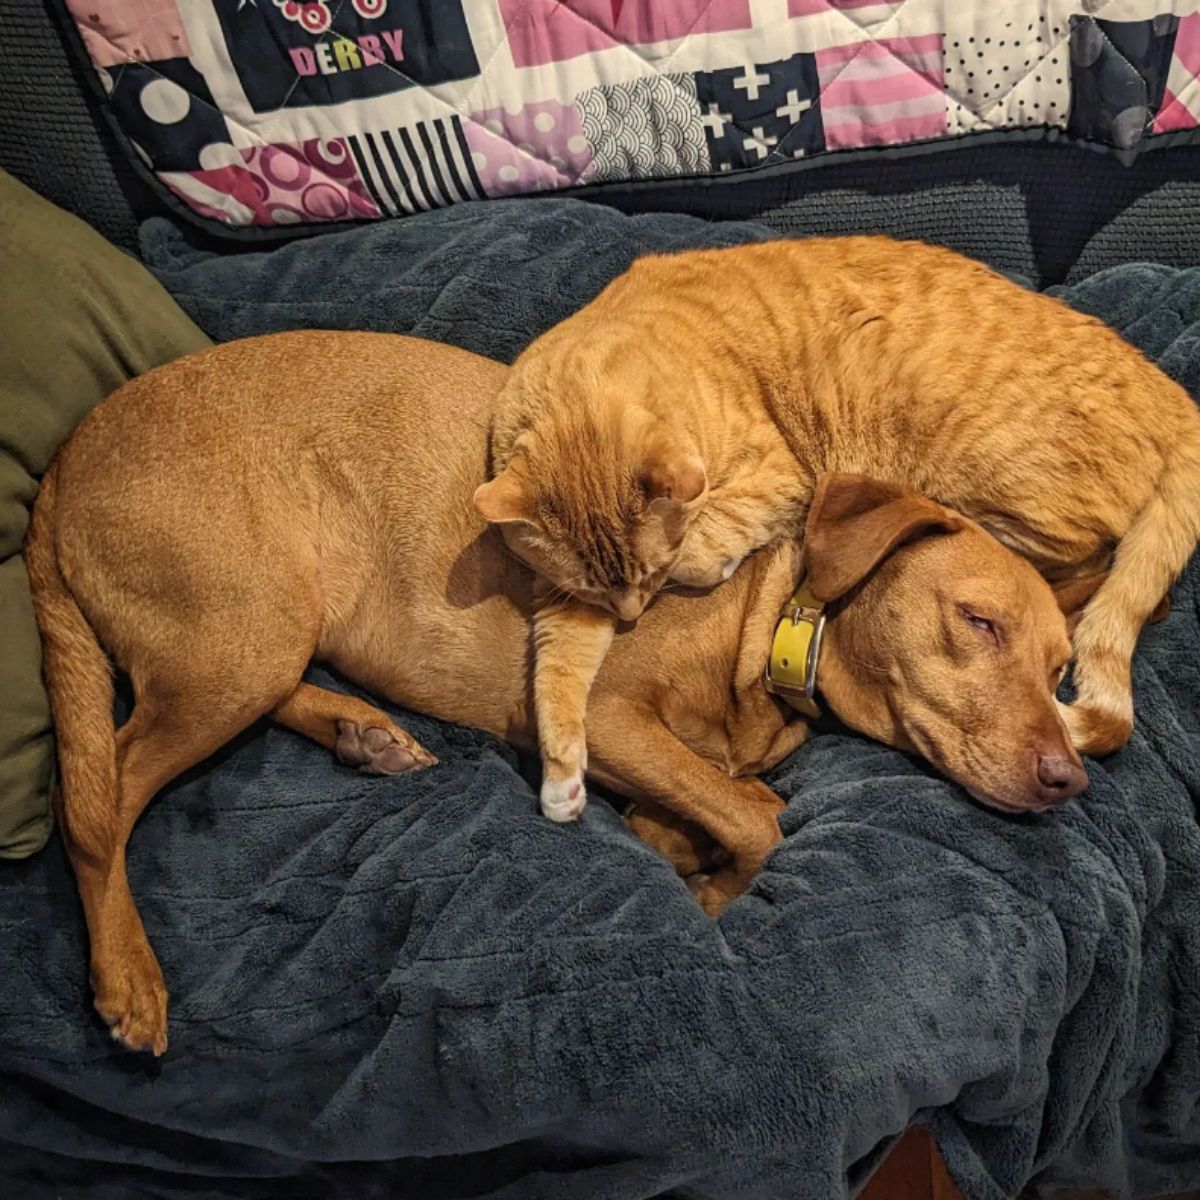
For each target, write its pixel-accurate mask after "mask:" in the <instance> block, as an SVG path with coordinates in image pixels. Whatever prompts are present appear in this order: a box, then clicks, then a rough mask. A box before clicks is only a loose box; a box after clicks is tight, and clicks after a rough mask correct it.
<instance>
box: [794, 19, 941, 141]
mask: <svg viewBox="0 0 1200 1200" xmlns="http://www.w3.org/2000/svg"><path fill="white" fill-rule="evenodd" d="M816 60H817V74H818V76H819V78H820V82H821V115H822V121H823V124H824V126H825V144H826V146H827V147H828V148H829V149H841V148H845V147H851V146H881V145H887V144H892V145H895V144H897V143H900V142H913V141H918V140H919V139H921V138H931V137H938V136H939V135H943V134H945V132H946V96H945V92H944V90H943V82H942V35H941V34H940V33H929V34H924V35H922V36H919V37H906V38H878V39H876V40H874V41H866V42H857V43H854V44H853V45H846V46H832V47H830V48H829V49H826V50H818V51H817V53H816Z"/></svg>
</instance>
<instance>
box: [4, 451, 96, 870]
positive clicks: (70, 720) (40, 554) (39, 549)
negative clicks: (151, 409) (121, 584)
mask: <svg viewBox="0 0 1200 1200" xmlns="http://www.w3.org/2000/svg"><path fill="white" fill-rule="evenodd" d="M55 475H56V472H55V468H54V466H53V465H52V466H51V468H50V470H49V471H47V472H46V475H45V477H44V478H43V480H42V485H41V489H40V491H39V492H38V498H37V502H36V503H35V504H34V506H33V516H32V518H31V520H30V525H29V535H28V538H27V539H26V542H25V564H26V568H27V569H28V571H29V583H30V587H31V590H32V593H33V608H34V614H35V615H36V617H37V623H38V628H39V629H40V630H41V634H42V670H43V674H44V675H45V679H46V690H47V691H48V692H49V694H50V709H51V712H52V713H53V715H54V728H55V734H56V736H57V739H58V765H59V774H60V778H59V796H58V803H57V805H56V808H57V810H58V817H59V820H60V822H61V823H62V824H63V826H64V830H63V832H64V833H65V834H66V836H67V839H68V844H69V845H70V846H71V848H72V850H73V851H75V852H78V853H83V854H85V855H88V856H90V857H95V858H97V859H100V860H103V859H105V858H107V856H108V852H109V847H108V846H107V845H106V844H105V843H106V832H111V830H112V828H113V818H112V814H113V813H114V811H115V810H116V806H117V754H116V730H115V726H114V721H113V676H112V668H111V666H110V664H109V660H108V656H107V655H106V654H105V652H104V650H103V648H102V647H101V645H100V642H99V641H98V639H97V638H96V634H95V632H94V631H93V629H92V627H91V625H89V624H88V621H87V618H86V617H85V616H84V615H83V613H82V612H81V611H80V608H79V605H78V604H77V603H76V602H75V597H74V596H73V595H72V594H71V592H70V589H69V588H68V587H67V583H66V580H64V579H63V576H62V571H61V569H60V567H59V562H58V550H57V546H56V544H55V536H54V525H55V521H54V509H55V487H56V481H55Z"/></svg>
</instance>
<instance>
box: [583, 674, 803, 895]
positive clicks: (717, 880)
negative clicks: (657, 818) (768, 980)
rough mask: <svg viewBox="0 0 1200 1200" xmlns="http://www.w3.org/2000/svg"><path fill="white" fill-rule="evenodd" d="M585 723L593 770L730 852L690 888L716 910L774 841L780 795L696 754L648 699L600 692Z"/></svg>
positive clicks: (754, 869) (745, 880)
mask: <svg viewBox="0 0 1200 1200" xmlns="http://www.w3.org/2000/svg"><path fill="white" fill-rule="evenodd" d="M588 731H589V732H588V738H589V742H590V744H591V758H592V762H591V772H592V774H593V775H595V776H596V778H598V779H600V780H601V781H602V782H604V783H607V784H608V785H609V786H611V787H612V788H613V789H614V790H615V791H618V792H621V793H623V794H624V795H627V796H630V797H631V798H633V799H635V800H637V799H643V798H644V799H647V800H652V801H655V802H656V803H657V804H660V805H661V806H662V807H663V808H667V809H670V810H671V812H673V813H675V814H677V815H678V816H680V817H682V818H683V819H684V820H686V821H693V822H695V823H696V824H697V825H699V826H700V827H701V829H703V830H704V831H705V833H707V834H708V835H709V836H710V837H711V838H712V839H713V840H714V841H715V842H716V843H717V844H718V845H719V846H721V847H723V848H724V849H725V850H726V851H727V852H728V853H729V861H728V862H727V863H726V864H725V865H724V866H722V867H721V868H720V869H719V870H717V871H716V872H714V873H713V874H712V875H711V876H709V877H707V878H704V879H702V880H700V881H699V882H698V884H697V886H696V888H695V889H694V890H695V893H696V897H697V899H698V900H699V901H700V904H701V906H702V907H703V908H704V911H705V912H707V913H708V914H709V915H710V916H714V917H715V916H716V915H717V914H718V913H720V912H721V910H722V909H723V908H724V907H725V906H726V905H727V904H728V903H729V902H730V901H731V900H733V899H734V898H735V897H736V896H739V895H741V893H742V892H744V891H745V890H746V888H747V887H748V886H749V884H750V882H751V880H752V879H753V878H754V876H755V875H757V874H758V872H759V870H760V868H761V867H762V864H763V862H764V860H765V859H766V857H767V855H768V854H769V853H770V852H771V850H772V849H773V848H774V847H775V846H776V845H778V843H779V841H780V839H781V837H782V835H781V833H780V831H779V822H778V819H777V818H778V816H779V814H780V813H781V812H782V811H783V808H784V803H783V801H782V800H780V798H779V797H778V796H777V795H776V794H775V793H774V792H773V791H771V789H770V788H769V787H767V785H766V784H765V783H763V782H761V780H758V779H734V778H732V777H731V776H730V775H728V774H727V773H726V772H724V771H722V770H721V769H720V768H718V767H716V766H714V765H713V764H712V763H711V762H709V761H708V760H707V759H704V758H701V757H700V756H699V755H698V754H696V753H695V752H694V751H693V750H692V749H690V748H689V747H688V746H686V745H684V743H683V742H681V741H680V740H679V739H678V738H677V737H676V736H675V735H674V734H673V733H672V732H671V731H670V730H669V729H668V728H667V727H666V726H665V725H664V724H663V723H662V721H661V719H660V718H659V717H658V714H657V713H655V712H654V710H653V709H651V708H649V707H648V706H647V705H644V704H638V703H635V702H630V701H628V700H624V699H622V698H621V697H620V696H617V695H613V694H609V693H605V694H604V695H603V696H602V697H599V698H598V699H597V700H596V701H594V702H593V704H592V708H591V712H590V715H589V719H588Z"/></svg>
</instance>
